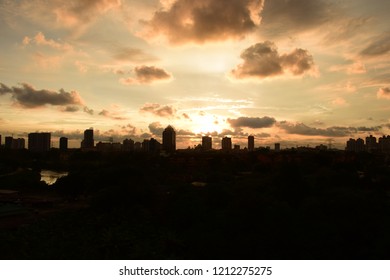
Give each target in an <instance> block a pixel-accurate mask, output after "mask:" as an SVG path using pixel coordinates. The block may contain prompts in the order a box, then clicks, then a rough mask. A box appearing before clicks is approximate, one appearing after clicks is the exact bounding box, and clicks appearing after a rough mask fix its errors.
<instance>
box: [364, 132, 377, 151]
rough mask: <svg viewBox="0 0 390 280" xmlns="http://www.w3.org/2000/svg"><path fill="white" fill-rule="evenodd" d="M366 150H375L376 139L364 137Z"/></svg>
mask: <svg viewBox="0 0 390 280" xmlns="http://www.w3.org/2000/svg"><path fill="white" fill-rule="evenodd" d="M366 150H367V152H373V151H376V150H377V142H376V137H374V136H372V135H370V136H368V137H366Z"/></svg>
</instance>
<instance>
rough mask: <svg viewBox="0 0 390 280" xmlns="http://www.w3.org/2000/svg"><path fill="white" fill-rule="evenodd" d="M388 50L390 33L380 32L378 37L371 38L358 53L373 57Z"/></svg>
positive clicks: (389, 50) (389, 49)
mask: <svg viewBox="0 0 390 280" xmlns="http://www.w3.org/2000/svg"><path fill="white" fill-rule="evenodd" d="M389 52H390V33H389V32H388V33H385V34H382V35H381V36H379V37H376V38H373V39H372V41H371V42H370V43H369V44H368V46H367V47H365V48H364V49H363V50H362V51H361V52H360V54H361V55H362V56H366V57H375V56H381V55H385V54H387V53H389Z"/></svg>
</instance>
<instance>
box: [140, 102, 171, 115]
mask: <svg viewBox="0 0 390 280" xmlns="http://www.w3.org/2000/svg"><path fill="white" fill-rule="evenodd" d="M140 112H141V113H151V114H153V115H156V116H159V117H165V118H170V117H173V116H174V115H175V114H176V109H175V108H174V107H173V106H170V105H164V106H163V105H160V104H157V103H146V104H144V106H142V107H141V108H140Z"/></svg>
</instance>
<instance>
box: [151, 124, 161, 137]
mask: <svg viewBox="0 0 390 280" xmlns="http://www.w3.org/2000/svg"><path fill="white" fill-rule="evenodd" d="M148 128H149V130H150V132H151V133H152V134H153V135H160V136H161V135H162V133H163V131H164V127H163V126H162V125H161V123H160V122H153V123H151V124H149V126H148Z"/></svg>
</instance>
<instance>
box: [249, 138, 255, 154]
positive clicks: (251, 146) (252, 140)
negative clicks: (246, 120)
mask: <svg viewBox="0 0 390 280" xmlns="http://www.w3.org/2000/svg"><path fill="white" fill-rule="evenodd" d="M254 150H255V137H254V136H252V135H250V136H248V151H250V152H252V151H254Z"/></svg>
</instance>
